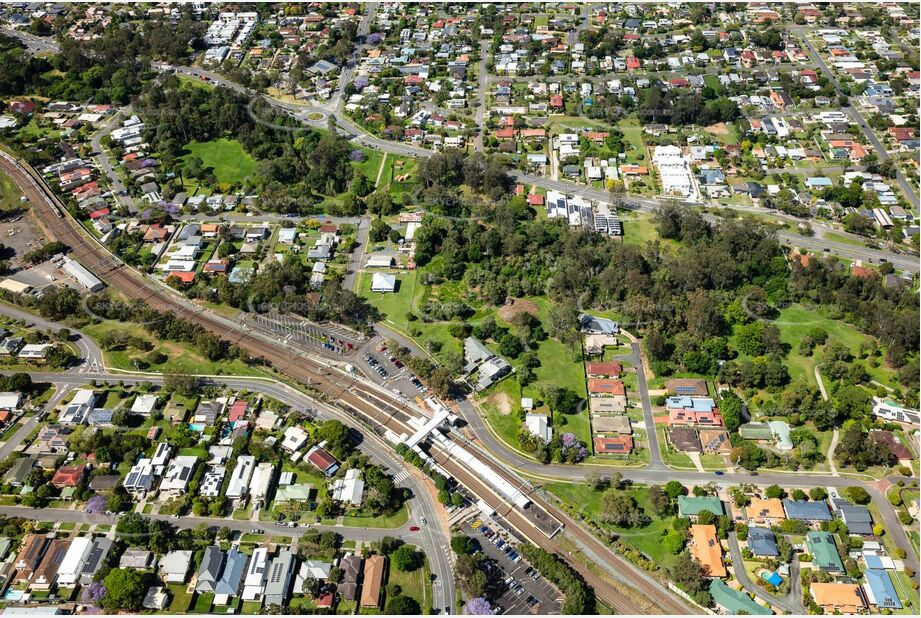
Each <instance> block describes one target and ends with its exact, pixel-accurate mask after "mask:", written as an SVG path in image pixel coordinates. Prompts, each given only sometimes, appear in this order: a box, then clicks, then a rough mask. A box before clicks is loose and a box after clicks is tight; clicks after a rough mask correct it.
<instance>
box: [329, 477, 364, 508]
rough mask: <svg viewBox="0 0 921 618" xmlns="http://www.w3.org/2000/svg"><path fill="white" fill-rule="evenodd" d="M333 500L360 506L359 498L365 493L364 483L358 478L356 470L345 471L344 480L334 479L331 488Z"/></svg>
mask: <svg viewBox="0 0 921 618" xmlns="http://www.w3.org/2000/svg"><path fill="white" fill-rule="evenodd" d="M331 489H332V497H333V500H337V501H339V502H348V503H350V504H352V505H353V506H361V496H362V494H363V493H364V491H365V482H364V481H363V480H361V479H360V478H359V471H358V469H357V468H352V469H351V470H348V471H346V473H345V478H341V479H336V480H335V481H333V483H332V486H331Z"/></svg>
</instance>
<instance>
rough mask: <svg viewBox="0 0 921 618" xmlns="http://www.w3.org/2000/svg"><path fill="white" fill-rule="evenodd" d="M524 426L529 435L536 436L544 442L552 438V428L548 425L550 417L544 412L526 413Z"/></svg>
mask: <svg viewBox="0 0 921 618" xmlns="http://www.w3.org/2000/svg"><path fill="white" fill-rule="evenodd" d="M524 426H525V427H526V428H527V430H528V432H529V433H531V435H535V436H537V437H538V438H540V439H541V440H543V441H544V442H548V443H549V442H550V440H551V439H552V438H553V429H552V428H551V427H550V419H549V417H548V416H547V415H546V414H534V413H530V414H526V415H525V417H524Z"/></svg>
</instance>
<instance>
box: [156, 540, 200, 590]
mask: <svg viewBox="0 0 921 618" xmlns="http://www.w3.org/2000/svg"><path fill="white" fill-rule="evenodd" d="M192 554H193V552H192V550H189V549H180V550H175V551H171V552H169V553H167V554H165V555H164V556H163V558H161V559H160V577H161V578H163V582H164V583H167V584H184V583H186V580H187V579H188V577H189V570H190V569H191V568H192Z"/></svg>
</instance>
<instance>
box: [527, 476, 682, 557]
mask: <svg viewBox="0 0 921 618" xmlns="http://www.w3.org/2000/svg"><path fill="white" fill-rule="evenodd" d="M544 489H546V490H547V491H549V492H550V493H552V494H553V495H555V496H556V497H558V498H559V499H560V500H562V501H563V502H565V503H567V504H571V505H573V506H574V507H575V508H576V509H577V510H578V511H579V512H580V513H582V514H583V515H585V516H586V517H588V518H589V519H592V520H594V521H595V522H597V523H598V524H599V525H600V526H601V527H602V528H606V529H608V530H611V531H613V532H616V533H617V534H618V535H619V536H620V537H621V538H622V539H623V540H624V541H626V542H628V543H630V544H631V545H633V546H634V547H636V548H637V549H639V550H640V551H642V552H644V553H645V554H647V555H648V556H649V557H650V558H652V560H653V561H654V562H656V564H658V565H659V566H661V567H663V568H665V567H668V566H669V565H670V564H671V563H672V561H673V560H674V558H675V557H674V556H673V555H672V554H671V553H669V552H668V550H666V549H665V547H663V546H662V536H663V533H664V532H665V531H666V530H668V529H669V528H670V524H671V519H672V518H670V517H669V518H664V519H663V518H658V517H656V516H655V515H654V514H653V511H652V507H651V506H650V504H649V489H648V488H647V487H634V488H631V489H628V490H626V492H627V493H628V494H629V495H630V496H632V497H633V499H634V500H636V503H637V504H638V505H639V506H640V507H641V508H642V509H643V510H644V511H646V514H647V515H649V517H650V518H652V521H651V522H650V523H649V525H647V526H646V527H644V528H619V527H617V526H611V525H608V524H605V523H602V522H601V521H600V520H598V513H599V511H600V508H601V495H602V493H603V492H601V491H595V490H592V489H590V488H589V487H588V486H587V485H585V484H584V483H548V484H547V485H544Z"/></svg>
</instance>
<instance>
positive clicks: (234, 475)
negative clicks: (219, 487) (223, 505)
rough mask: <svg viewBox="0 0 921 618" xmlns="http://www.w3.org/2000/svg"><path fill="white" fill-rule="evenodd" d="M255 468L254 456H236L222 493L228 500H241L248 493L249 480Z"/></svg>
mask: <svg viewBox="0 0 921 618" xmlns="http://www.w3.org/2000/svg"><path fill="white" fill-rule="evenodd" d="M255 468H256V458H255V457H253V456H252V455H240V456H239V457H237V465H236V466H234V468H233V472H231V473H230V481H229V482H228V484H227V491H226V493H225V494H224V495H225V496H227V498H228V499H229V500H241V499H243V498H245V497H246V496H248V495H249V482H250V479H251V478H253V470H254V469H255Z"/></svg>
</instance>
